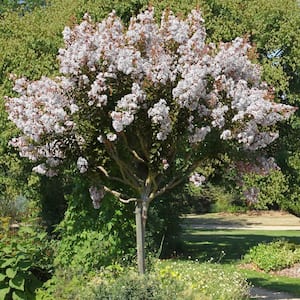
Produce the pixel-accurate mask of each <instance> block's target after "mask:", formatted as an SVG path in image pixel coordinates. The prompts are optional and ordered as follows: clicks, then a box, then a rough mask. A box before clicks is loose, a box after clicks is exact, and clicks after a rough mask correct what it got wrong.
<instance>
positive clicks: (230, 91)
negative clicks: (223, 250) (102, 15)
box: [6, 8, 294, 174]
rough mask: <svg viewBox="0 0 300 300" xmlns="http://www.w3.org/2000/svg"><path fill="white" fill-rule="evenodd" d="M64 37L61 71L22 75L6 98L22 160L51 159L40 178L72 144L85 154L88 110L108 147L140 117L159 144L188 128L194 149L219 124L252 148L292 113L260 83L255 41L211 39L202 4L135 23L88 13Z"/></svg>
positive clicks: (143, 16) (224, 133) (83, 165)
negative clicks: (253, 57)
mask: <svg viewBox="0 0 300 300" xmlns="http://www.w3.org/2000/svg"><path fill="white" fill-rule="evenodd" d="M63 37H64V41H65V47H64V49H60V50H59V55H58V59H59V62H60V72H61V73H62V75H63V76H61V77H59V78H56V79H54V80H52V79H49V78H46V77H42V78H41V79H40V80H39V81H34V82H29V81H27V80H26V79H24V78H21V79H17V80H15V87H14V91H15V92H16V93H19V96H18V97H12V98H8V99H7V102H6V107H7V111H8V114H9V118H10V120H12V121H13V122H14V123H15V124H16V125H17V126H18V128H19V129H20V130H21V131H22V132H23V134H24V135H23V136H21V137H19V138H15V139H14V140H12V142H11V144H12V145H14V146H16V147H17V148H18V149H19V151H20V154H21V155H22V156H25V157H28V158H30V159H32V160H34V161H38V160H40V159H43V158H44V163H45V164H41V165H39V166H38V167H36V168H35V171H37V172H39V173H42V174H50V173H51V174H54V173H53V172H54V171H52V170H54V169H55V168H56V166H57V165H58V164H59V163H60V162H61V161H62V160H63V159H64V158H65V156H66V153H65V152H66V151H67V150H68V149H73V148H74V149H80V150H81V151H83V149H84V148H85V147H84V144H85V143H86V141H85V139H84V138H83V136H84V133H82V132H80V131H79V129H78V128H80V126H79V125H80V124H78V122H80V118H81V116H84V118H86V114H83V112H84V111H85V110H88V111H91V112H93V113H94V112H97V118H96V121H97V124H95V128H97V130H98V132H97V134H98V135H96V134H95V139H96V136H98V140H99V141H100V143H94V144H93V145H97V147H105V145H106V144H107V143H105V139H106V141H110V142H114V141H116V142H117V141H118V139H117V138H118V136H119V135H121V133H125V134H127V132H130V130H129V127H130V128H135V127H134V125H135V122H143V125H144V126H145V128H148V129H149V131H150V130H155V131H154V133H155V136H156V138H157V140H159V141H160V142H166V141H167V138H168V136H170V135H171V134H172V131H176V130H178V128H180V129H181V131H180V134H178V132H174V136H176V138H178V139H180V138H184V139H185V140H189V142H190V143H192V144H193V146H195V145H196V144H198V143H201V142H203V141H204V140H205V138H206V137H207V135H208V134H209V133H210V132H211V131H212V129H213V131H214V132H216V131H218V132H219V136H220V138H221V139H223V140H235V141H237V142H239V143H241V144H242V145H244V146H245V147H246V148H247V149H250V150H256V149H258V148H262V147H265V146H267V145H268V144H269V143H271V142H272V141H273V140H274V139H276V138H277V137H278V133H276V132H273V131H272V130H273V129H272V128H273V125H274V124H276V123H277V122H278V121H281V120H284V119H287V118H288V117H290V115H291V114H292V113H293V112H294V108H293V107H291V106H287V105H283V104H278V103H275V102H274V101H273V99H272V93H271V91H270V90H269V89H268V87H266V86H265V85H264V84H261V78H260V69H259V67H258V66H257V65H255V64H253V63H251V61H250V59H249V58H248V54H249V52H250V51H251V46H250V45H249V44H248V43H247V41H245V40H244V39H241V38H237V39H235V40H234V41H232V42H230V43H221V44H220V45H218V46H216V45H213V44H206V43H205V38H206V31H205V27H204V21H203V19H202V17H201V13H200V11H199V10H193V11H192V12H191V13H190V14H189V15H188V17H187V18H186V19H182V18H179V17H177V16H175V15H174V14H173V13H172V12H171V11H165V12H164V13H163V15H162V19H161V22H160V23H159V22H157V21H156V19H155V16H154V9H151V8H149V9H148V10H146V11H145V12H143V13H140V14H139V15H138V16H136V17H134V18H132V19H131V21H130V24H129V26H128V28H125V27H124V26H123V24H122V22H121V20H120V19H119V18H118V17H117V16H116V14H115V12H112V13H111V14H109V16H108V17H107V18H106V19H104V20H103V21H102V22H101V23H98V24H97V23H93V22H92V21H91V18H90V17H89V16H88V15H86V16H85V18H84V20H83V22H82V23H81V24H79V25H76V26H75V27H74V28H72V29H71V28H68V27H66V28H65V30H64V32H63ZM155 99H160V100H159V101H158V102H156V101H155ZM155 102H156V103H155ZM100 115H101V117H100ZM107 118H110V119H109V120H107ZM89 121H90V122H93V119H92V120H89ZM178 122H180V124H178ZM153 125H154V126H153ZM99 126H100V128H99ZM102 127H103V128H102ZM127 129H128V130H127ZM131 134H132V132H131ZM149 134H151V135H152V132H149ZM103 141H104V142H103ZM72 143H74V144H75V145H74V147H72V146H73V144H72ZM82 155H85V154H84V153H83V154H82ZM84 160H85V159H84V158H83V157H81V158H79V159H78V161H77V164H78V168H79V170H80V172H82V173H84V172H86V171H87V169H88V163H87V161H84ZM164 166H165V167H164V168H166V166H167V164H164Z"/></svg>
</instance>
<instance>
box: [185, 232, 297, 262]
mask: <svg viewBox="0 0 300 300" xmlns="http://www.w3.org/2000/svg"><path fill="white" fill-rule="evenodd" d="M278 239H285V240H288V241H290V242H294V243H297V244H300V231H262V230H260V231H253V230H249V231H248V230H204V229H201V230H196V229H191V230H189V229H186V230H185V231H184V234H183V241H184V249H183V256H184V257H185V258H186V257H190V258H192V259H199V260H200V261H209V260H212V261H218V262H220V263H235V262H236V261H238V260H240V259H241V258H242V257H243V256H244V255H245V254H246V253H247V252H248V250H249V249H250V248H252V247H253V246H256V245H257V244H259V243H263V242H266V243H267V242H271V241H274V240H278Z"/></svg>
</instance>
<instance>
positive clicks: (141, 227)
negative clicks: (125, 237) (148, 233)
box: [135, 201, 147, 275]
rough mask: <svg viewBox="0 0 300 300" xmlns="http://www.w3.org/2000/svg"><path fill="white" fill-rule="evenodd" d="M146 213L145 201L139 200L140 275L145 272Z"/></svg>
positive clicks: (137, 228) (137, 230)
mask: <svg viewBox="0 0 300 300" xmlns="http://www.w3.org/2000/svg"><path fill="white" fill-rule="evenodd" d="M146 213H147V210H145V207H144V205H143V201H137V203H136V206H135V224H136V246H137V264H138V271H139V274H140V275H143V274H145V270H146V264H145V225H146Z"/></svg>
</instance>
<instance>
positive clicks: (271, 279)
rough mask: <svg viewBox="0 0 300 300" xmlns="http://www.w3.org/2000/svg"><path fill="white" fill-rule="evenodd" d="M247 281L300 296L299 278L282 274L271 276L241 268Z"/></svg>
mask: <svg viewBox="0 0 300 300" xmlns="http://www.w3.org/2000/svg"><path fill="white" fill-rule="evenodd" d="M241 272H242V274H244V275H245V276H246V278H248V281H249V282H251V284H253V285H255V286H260V287H263V288H266V289H269V290H272V291H278V292H287V293H289V294H291V295H294V296H296V297H300V279H299V278H288V277H282V276H273V275H269V274H265V273H261V272H256V271H252V270H241Z"/></svg>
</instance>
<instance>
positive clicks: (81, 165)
mask: <svg viewBox="0 0 300 300" xmlns="http://www.w3.org/2000/svg"><path fill="white" fill-rule="evenodd" d="M77 168H78V170H79V172H80V173H85V172H86V171H87V170H88V168H89V164H88V161H87V160H86V159H85V158H84V157H81V156H80V157H78V159H77Z"/></svg>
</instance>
